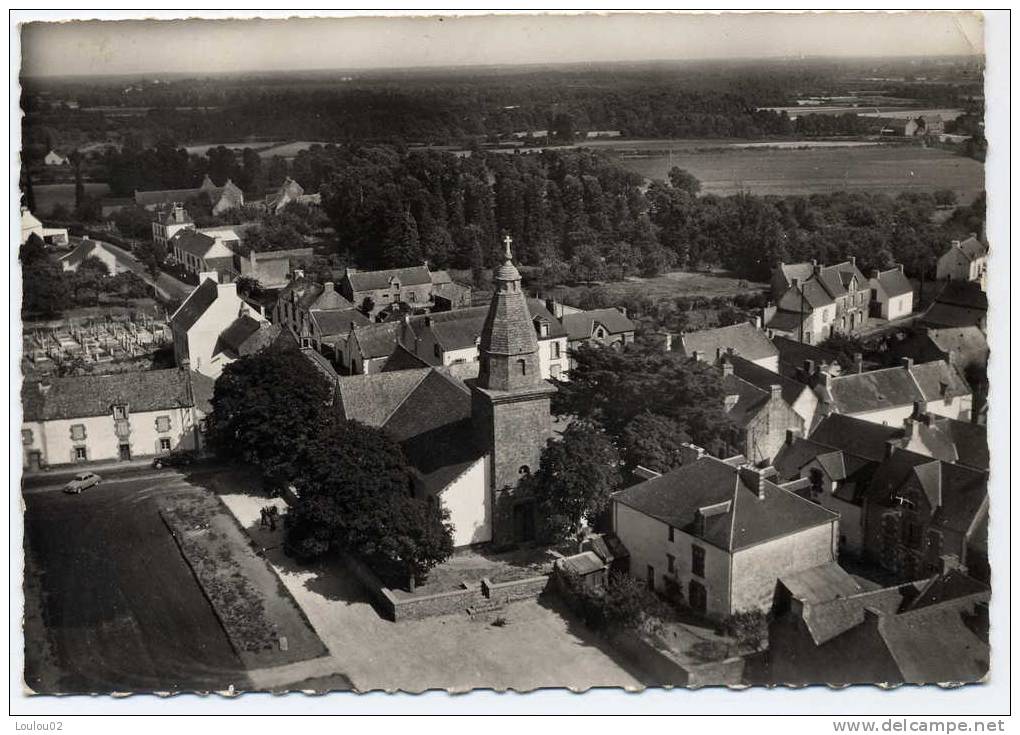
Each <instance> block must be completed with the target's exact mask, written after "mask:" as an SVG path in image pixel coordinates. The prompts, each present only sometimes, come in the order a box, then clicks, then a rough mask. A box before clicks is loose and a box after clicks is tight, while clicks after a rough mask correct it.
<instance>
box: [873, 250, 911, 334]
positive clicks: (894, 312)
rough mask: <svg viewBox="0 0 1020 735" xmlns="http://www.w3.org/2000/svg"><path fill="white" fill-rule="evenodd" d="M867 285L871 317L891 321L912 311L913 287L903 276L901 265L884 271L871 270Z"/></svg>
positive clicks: (908, 314)
mask: <svg viewBox="0 0 1020 735" xmlns="http://www.w3.org/2000/svg"><path fill="white" fill-rule="evenodd" d="M868 283H869V284H870V286H871V307H870V308H871V316H873V317H877V318H879V319H885V320H886V321H893V320H894V319H902V318H903V317H906V316H910V314H911V313H912V312H913V311H914V287H913V286H912V285H911V283H910V281H909V280H908V279H907V277H906V276H905V275H904V273H903V265H902V264H901V265H898V266H895V267H893V268H890V269H889V270H885V271H880V270H877V269H876V270H873V271H872V272H871V279H870V280H869V281H868Z"/></svg>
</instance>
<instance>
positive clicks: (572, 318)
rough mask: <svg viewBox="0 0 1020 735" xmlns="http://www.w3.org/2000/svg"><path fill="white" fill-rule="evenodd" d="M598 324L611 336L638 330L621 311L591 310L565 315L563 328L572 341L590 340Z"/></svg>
mask: <svg viewBox="0 0 1020 735" xmlns="http://www.w3.org/2000/svg"><path fill="white" fill-rule="evenodd" d="M544 310H545V309H544V307H543V311H544ZM596 323H598V324H601V325H602V326H604V327H605V328H606V331H608V332H609V333H610V334H622V333H624V332H633V331H634V329H635V328H636V327H635V325H634V322H633V321H631V320H630V319H629V318H627V317H626V316H624V314H623V313H622V312H621V311H620V310H619V309H591V310H589V311H581V312H578V313H576V314H564V315H563V328H564V329H565V330H566V331H567V338H568V339H570V340H571V341H574V340H581V339H589V338H590V337H591V336H592V334H594V333H595V324H596Z"/></svg>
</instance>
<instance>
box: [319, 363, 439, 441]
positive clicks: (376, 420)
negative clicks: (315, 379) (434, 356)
mask: <svg viewBox="0 0 1020 735" xmlns="http://www.w3.org/2000/svg"><path fill="white" fill-rule="evenodd" d="M429 370H430V369H429V368H422V369H419V370H400V371H397V372H390V373H372V374H370V375H349V376H343V375H342V376H340V378H339V380H338V381H337V387H338V389H339V394H340V404H341V405H340V408H341V413H342V414H343V416H344V418H346V419H350V420H354V421H360V422H362V423H363V424H368V425H369V426H375V427H377V428H378V427H381V426H382V425H383V424H384V423H386V420H387V419H388V418H389V417H390V414H392V413H393V411H394V410H395V409H396V408H397V407H398V406H399V405H400V404H401V403H403V401H404V399H405V398H407V396H408V395H409V394H410V393H411V391H412V390H414V388H415V387H416V386H417V385H418V384H419V383H420V382H421V381H422V380H424V379H425V376H426V375H428V373H429Z"/></svg>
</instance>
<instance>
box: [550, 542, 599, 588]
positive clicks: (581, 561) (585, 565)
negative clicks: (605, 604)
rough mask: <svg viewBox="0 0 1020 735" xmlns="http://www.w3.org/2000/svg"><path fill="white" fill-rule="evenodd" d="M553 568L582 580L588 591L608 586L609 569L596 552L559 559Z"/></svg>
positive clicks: (586, 552)
mask: <svg viewBox="0 0 1020 735" xmlns="http://www.w3.org/2000/svg"><path fill="white" fill-rule="evenodd" d="M553 566H554V568H555V569H556V571H557V572H559V573H561V574H567V575H570V576H571V577H574V578H575V579H578V580H580V582H581V584H582V585H583V586H584V587H585V588H587V589H590V590H596V589H604V588H605V586H606V575H607V571H608V567H607V566H606V563H605V562H603V561H602V559H600V558H599V556H598V554H596V553H595V552H594V551H582V552H581V553H580V554H574V555H573V556H565V557H563V558H561V559H557V560H556V562H555V563H554V564H553Z"/></svg>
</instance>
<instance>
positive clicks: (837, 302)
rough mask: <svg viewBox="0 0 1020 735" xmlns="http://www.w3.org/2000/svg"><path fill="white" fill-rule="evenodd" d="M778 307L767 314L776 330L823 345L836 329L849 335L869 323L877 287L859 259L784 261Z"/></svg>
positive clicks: (775, 287) (776, 279)
mask: <svg viewBox="0 0 1020 735" xmlns="http://www.w3.org/2000/svg"><path fill="white" fill-rule="evenodd" d="M771 291H772V302H773V303H772V305H771V306H768V307H766V309H765V313H764V320H763V321H764V324H765V327H766V328H767V329H768V330H769V331H770V332H771V333H773V334H778V335H782V336H785V337H789V338H790V339H796V340H797V341H799V342H807V343H808V344H818V343H819V342H822V341H824V340H825V339H826V338H827V337H829V336H830V335H831V334H833V333H837V332H838V333H841V334H849V333H853V332H855V331H857V330H859V329H861V328H862V327H864V326H866V325H867V319H868V313H869V308H870V307H869V304H870V300H871V286H870V284H869V282H868V280H867V279H866V278H865V277H864V274H863V273H861V271H860V270H859V269H858V268H857V259H856V258H854V257H850V259H849V260H847V261H844V262H842V263H837V264H836V265H830V266H824V265H821V264H819V263H818V261H815V260H812V261H811V262H810V263H789V264H787V263H779V264H778V265H777V266H776V267H775V269H774V270H773V272H772V278H771Z"/></svg>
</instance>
